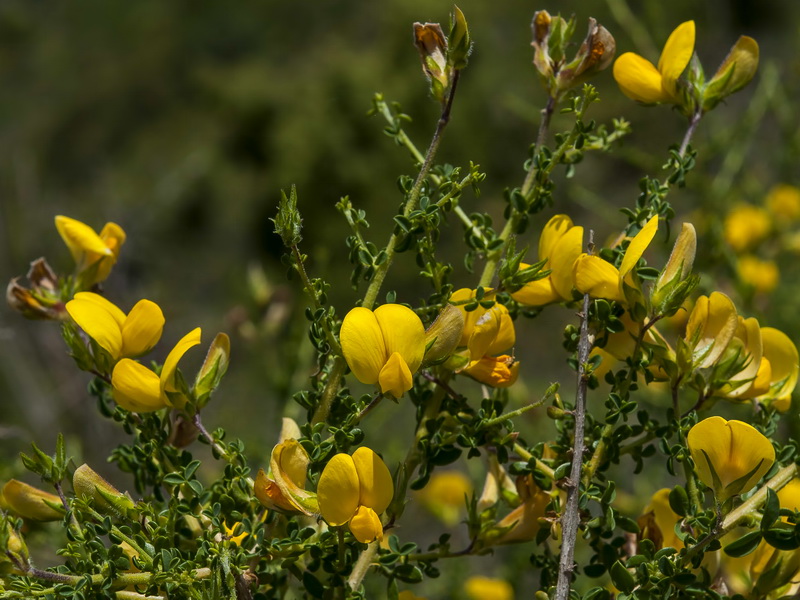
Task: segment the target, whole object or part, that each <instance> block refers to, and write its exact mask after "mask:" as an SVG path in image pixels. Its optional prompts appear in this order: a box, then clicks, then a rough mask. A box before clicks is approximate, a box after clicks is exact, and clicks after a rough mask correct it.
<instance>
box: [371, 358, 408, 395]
mask: <svg viewBox="0 0 800 600" xmlns="http://www.w3.org/2000/svg"><path fill="white" fill-rule="evenodd" d="M378 384H379V385H380V387H381V392H382V393H384V394H391V395H392V396H394V397H395V398H400V397H401V396H402V395H403V394H405V393H406V392H407V391H408V390H410V389H411V388H412V387H413V386H414V376H413V374H412V373H411V369H409V368H408V365H407V364H406V361H405V360H404V359H403V357H402V356H400V353H399V352H394V353H393V354H392V355H391V356H390V357H389V360H387V361H386V364H385V365H383V368H382V369H381V372H380V373H379V374H378Z"/></svg>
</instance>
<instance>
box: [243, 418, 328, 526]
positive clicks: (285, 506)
mask: <svg viewBox="0 0 800 600" xmlns="http://www.w3.org/2000/svg"><path fill="white" fill-rule="evenodd" d="M297 434H298V437H299V430H298V432H297ZM308 463H309V457H308V453H307V452H306V451H305V449H304V448H303V446H301V445H300V443H299V442H298V441H297V440H296V439H286V440H284V441H282V442H280V443H279V444H278V445H277V446H275V448H273V449H272V455H271V457H270V461H269V465H270V470H269V474H267V473H265V472H264V469H259V470H258V475H257V476H256V481H255V484H254V486H253V491H254V493H255V495H256V498H258V500H259V502H261V504H262V505H263V506H265V507H266V508H268V509H270V510H281V511H283V512H290V513H297V512H300V513H303V514H306V515H309V516H310V515H313V514H315V513H317V512H319V506H318V504H317V498H316V495H315V494H314V493H313V492H308V491H306V490H305V485H306V474H307V471H308Z"/></svg>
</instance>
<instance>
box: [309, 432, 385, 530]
mask: <svg viewBox="0 0 800 600" xmlns="http://www.w3.org/2000/svg"><path fill="white" fill-rule="evenodd" d="M393 496H394V483H393V481H392V476H391V474H390V473H389V469H388V468H387V467H386V464H385V463H384V462H383V460H381V457H380V456H378V455H377V454H375V452H373V451H372V450H370V449H369V448H366V447H363V446H362V447H361V448H359V449H358V450H356V451H355V452H354V453H353V455H352V456H350V455H349V454H344V453H342V454H337V455H336V456H334V457H333V458H332V459H331V460H330V461H329V462H328V464H327V465H326V466H325V469H323V471H322V475H320V478H319V484H318V485H317V500H318V502H319V512H320V514H321V515H322V518H323V519H325V521H327V522H328V525H331V526H333V527H338V526H340V525H344V524H345V523H347V524H348V525H349V527H350V531H351V532H352V534H353V535H354V536H355V538H356V539H357V540H358V541H359V542H361V543H364V544H368V543H370V542H372V541H374V540H381V539H382V538H383V525H382V524H381V521H380V517H379V515H380V514H381V513H382V512H384V511H385V510H386V509H387V508H388V506H389V503H390V502H391V501H392V497H393Z"/></svg>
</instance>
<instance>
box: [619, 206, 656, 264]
mask: <svg viewBox="0 0 800 600" xmlns="http://www.w3.org/2000/svg"><path fill="white" fill-rule="evenodd" d="M657 231H658V215H656V216H654V217H652V218H651V219H650V220H649V221H648V222H647V223H646V224H645V226H644V227H642V229H641V231H639V233H637V234H636V235H635V236H634V237H633V239H632V240H631V243H630V244H628V248H627V249H626V250H625V256H624V257H623V258H622V264H620V266H619V276H620V277H621V278H623V279H624V278H625V276H626V275H627V274H628V273H630V272H631V270H632V269H633V268H634V267H635V266H636V263H638V262H639V259H640V258H642V254H644V251H645V250H647V247H648V246H649V245H650V242H652V241H653V238H654V237H655V235H656V232H657Z"/></svg>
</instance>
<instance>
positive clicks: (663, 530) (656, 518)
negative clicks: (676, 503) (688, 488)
mask: <svg viewBox="0 0 800 600" xmlns="http://www.w3.org/2000/svg"><path fill="white" fill-rule="evenodd" d="M671 491H672V490H671V489H670V488H663V489H660V490H658V491H657V492H656V493H655V494H653V497H652V498H651V499H650V503H649V504H648V505H647V506H645V508H644V510H643V511H642V516H641V517H639V520H638V524H639V530H640V533H639V539H640V540H641V539H648V540H650V541H652V542H653V544H655V546H656V549H658V550H660V549H661V548H675V549H676V550H680V549H681V548H683V541H682V540H681V539H680V538H679V537H678V535H677V534H676V533H675V525H676V524H677V523H678V521H680V520H681V517H680V516H679V515H678V514H677V513H675V511H673V510H672V507H671V506H670V505H669V493H670V492H671Z"/></svg>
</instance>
